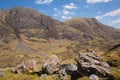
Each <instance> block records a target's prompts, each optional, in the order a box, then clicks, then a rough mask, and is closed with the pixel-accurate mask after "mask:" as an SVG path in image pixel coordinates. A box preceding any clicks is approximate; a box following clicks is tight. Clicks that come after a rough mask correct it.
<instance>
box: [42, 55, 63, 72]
mask: <svg viewBox="0 0 120 80" xmlns="http://www.w3.org/2000/svg"><path fill="white" fill-rule="evenodd" d="M60 62H61V60H60V59H59V58H58V57H57V56H55V55H52V56H51V57H50V58H48V59H47V60H45V62H44V64H43V65H42V70H43V71H44V72H45V73H47V74H53V73H54V72H56V71H58V70H59V69H60Z"/></svg>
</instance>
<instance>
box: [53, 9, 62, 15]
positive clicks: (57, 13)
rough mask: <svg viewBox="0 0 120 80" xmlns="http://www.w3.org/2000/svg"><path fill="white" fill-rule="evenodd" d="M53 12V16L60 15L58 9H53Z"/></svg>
mask: <svg viewBox="0 0 120 80" xmlns="http://www.w3.org/2000/svg"><path fill="white" fill-rule="evenodd" d="M53 10H54V14H53V16H59V15H61V11H59V10H58V8H53Z"/></svg>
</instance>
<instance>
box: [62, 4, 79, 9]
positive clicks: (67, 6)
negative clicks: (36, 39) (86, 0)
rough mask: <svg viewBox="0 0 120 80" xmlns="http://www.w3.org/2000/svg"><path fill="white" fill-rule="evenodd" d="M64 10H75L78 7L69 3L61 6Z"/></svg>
mask: <svg viewBox="0 0 120 80" xmlns="http://www.w3.org/2000/svg"><path fill="white" fill-rule="evenodd" d="M63 7H64V9H77V8H78V7H77V6H76V5H75V4H74V3H69V4H67V5H64V6H63Z"/></svg>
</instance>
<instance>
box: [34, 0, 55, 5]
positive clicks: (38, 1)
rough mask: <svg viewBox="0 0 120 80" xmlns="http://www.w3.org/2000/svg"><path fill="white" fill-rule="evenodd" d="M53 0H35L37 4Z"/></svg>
mask: <svg viewBox="0 0 120 80" xmlns="http://www.w3.org/2000/svg"><path fill="white" fill-rule="evenodd" d="M52 1H53V0H35V2H36V3H37V4H49V3H51V2H52Z"/></svg>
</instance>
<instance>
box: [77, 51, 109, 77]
mask: <svg viewBox="0 0 120 80" xmlns="http://www.w3.org/2000/svg"><path fill="white" fill-rule="evenodd" d="M77 65H78V71H79V72H80V73H81V74H83V75H87V76H89V75H91V74H95V75H97V76H100V77H107V76H109V75H110V71H111V67H110V66H109V64H107V63H106V62H104V61H103V60H102V59H101V58H100V57H99V56H97V55H96V54H95V53H94V52H85V53H81V54H80V55H79V56H78V59H77Z"/></svg>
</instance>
